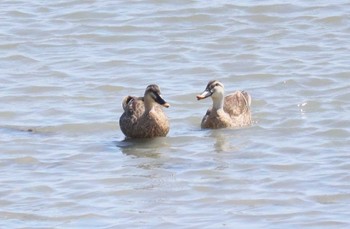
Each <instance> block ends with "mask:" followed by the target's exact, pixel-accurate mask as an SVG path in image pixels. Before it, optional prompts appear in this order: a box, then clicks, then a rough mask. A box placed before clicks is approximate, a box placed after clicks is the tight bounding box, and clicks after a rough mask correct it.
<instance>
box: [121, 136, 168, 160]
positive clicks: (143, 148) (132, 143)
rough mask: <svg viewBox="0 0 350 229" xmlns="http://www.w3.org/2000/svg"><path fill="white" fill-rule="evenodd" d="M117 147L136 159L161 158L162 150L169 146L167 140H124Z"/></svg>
mask: <svg viewBox="0 0 350 229" xmlns="http://www.w3.org/2000/svg"><path fill="white" fill-rule="evenodd" d="M116 146H117V147H118V148H120V150H121V151H122V153H123V154H125V155H128V156H134V157H147V158H160V157H161V149H162V148H164V147H167V146H168V143H167V141H166V138H162V137H160V138H152V139H129V138H128V139H124V140H122V141H117V142H116Z"/></svg>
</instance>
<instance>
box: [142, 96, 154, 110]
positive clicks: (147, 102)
mask: <svg viewBox="0 0 350 229" xmlns="http://www.w3.org/2000/svg"><path fill="white" fill-rule="evenodd" d="M144 104H145V113H149V112H150V111H151V110H152V109H153V107H154V103H153V101H151V100H150V99H149V98H145V101H144Z"/></svg>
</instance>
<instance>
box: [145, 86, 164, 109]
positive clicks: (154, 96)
mask: <svg viewBox="0 0 350 229" xmlns="http://www.w3.org/2000/svg"><path fill="white" fill-rule="evenodd" d="M144 99H145V102H146V103H147V102H148V103H150V104H153V103H158V104H160V105H162V106H163V107H167V108H168V107H170V104H169V103H167V102H166V101H165V100H164V99H163V97H162V96H161V93H160V88H159V86H158V85H156V84H151V85H149V86H148V87H147V88H146V90H145V95H144Z"/></svg>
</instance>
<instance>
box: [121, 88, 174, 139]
mask: <svg viewBox="0 0 350 229" xmlns="http://www.w3.org/2000/svg"><path fill="white" fill-rule="evenodd" d="M122 106H123V110H124V112H123V114H122V115H121V116H120V118H119V126H120V129H121V131H122V132H123V134H124V135H125V136H126V138H155V137H165V136H166V135H167V134H168V132H169V121H168V118H167V116H166V114H165V113H164V111H163V109H162V107H166V108H168V107H170V105H169V103H167V102H166V101H165V100H164V99H163V97H162V95H161V92H160V88H159V86H158V85H156V84H151V85H148V86H147V88H146V90H145V93H144V96H143V97H135V96H130V95H129V96H126V97H124V99H123V101H122Z"/></svg>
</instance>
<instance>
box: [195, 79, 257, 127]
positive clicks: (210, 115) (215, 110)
mask: <svg viewBox="0 0 350 229" xmlns="http://www.w3.org/2000/svg"><path fill="white" fill-rule="evenodd" d="M224 92H225V90H224V85H223V84H222V83H220V82H219V81H217V80H212V81H209V83H208V85H207V87H206V89H205V90H204V91H203V93H202V94H200V95H197V99H198V100H201V99H205V98H208V97H211V98H212V100H213V107H212V108H210V109H208V111H207V113H206V114H205V115H204V117H203V119H202V124H201V127H202V128H210V129H217V128H226V127H230V128H235V127H243V126H246V125H250V124H251V123H252V118H251V113H250V104H251V97H250V95H249V94H248V93H247V92H245V91H236V92H234V93H231V94H229V95H227V96H226V97H225V96H224Z"/></svg>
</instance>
